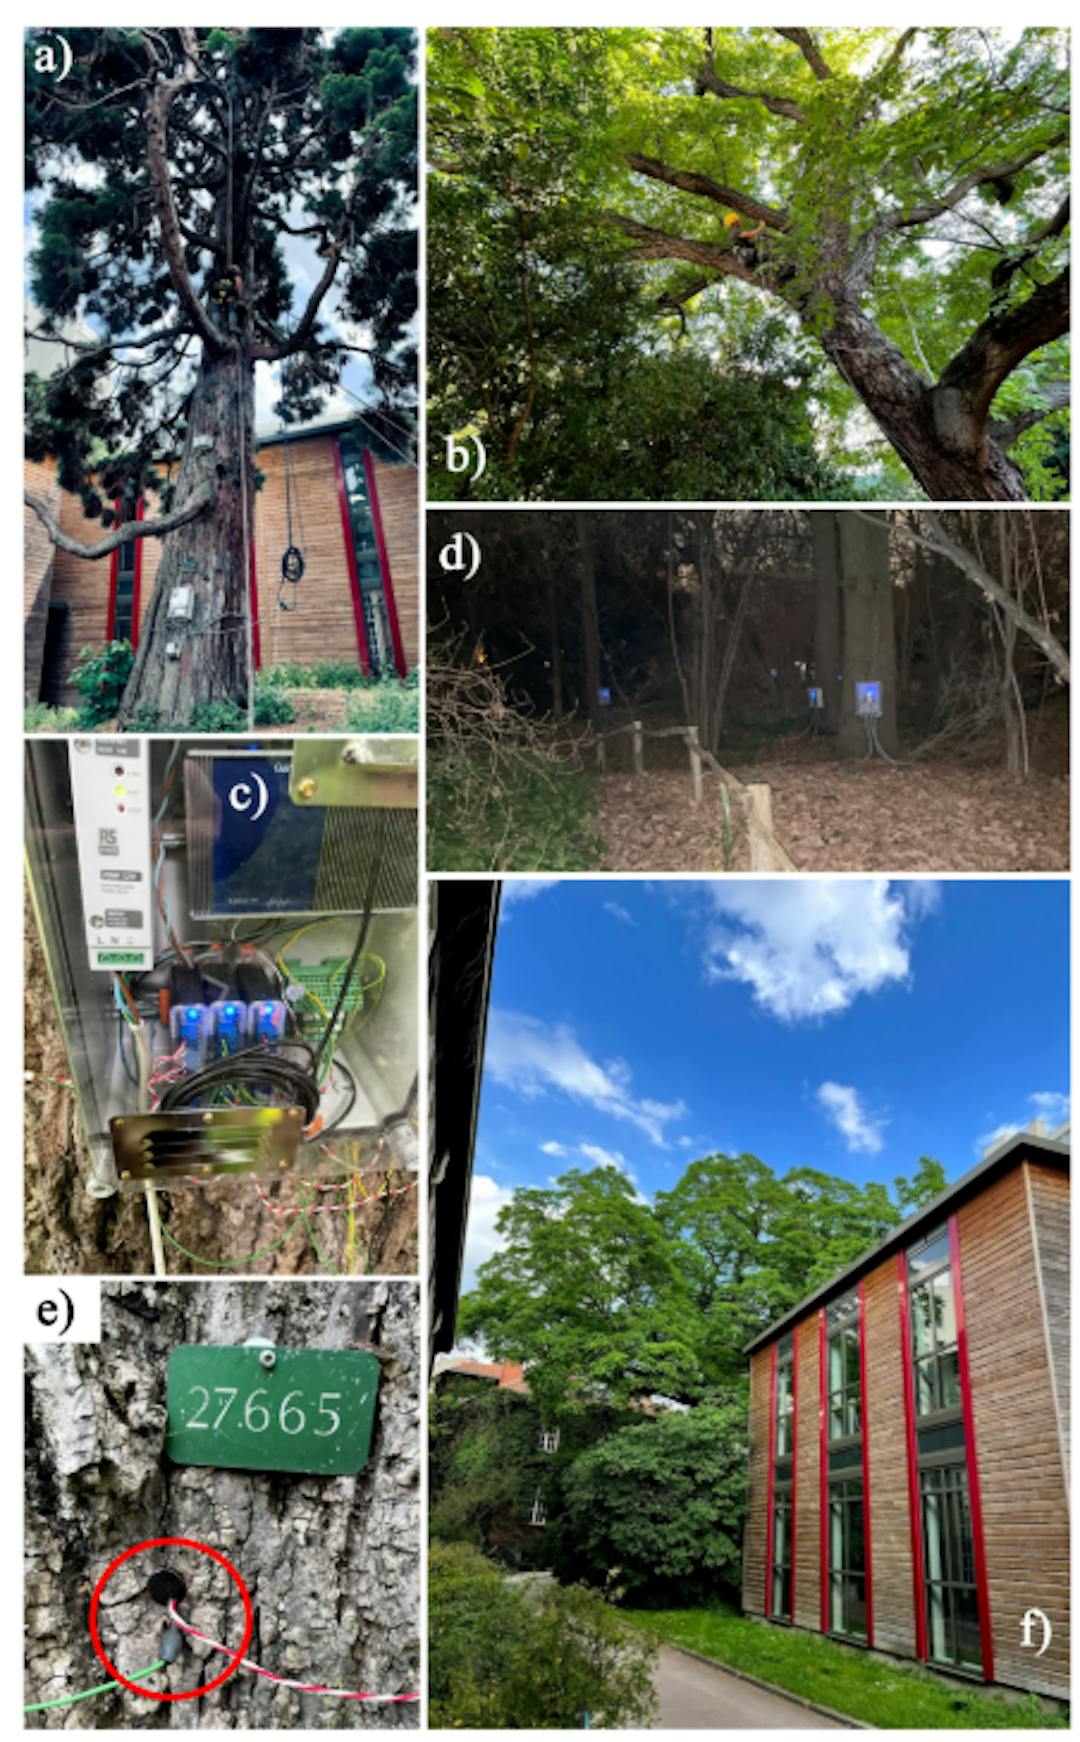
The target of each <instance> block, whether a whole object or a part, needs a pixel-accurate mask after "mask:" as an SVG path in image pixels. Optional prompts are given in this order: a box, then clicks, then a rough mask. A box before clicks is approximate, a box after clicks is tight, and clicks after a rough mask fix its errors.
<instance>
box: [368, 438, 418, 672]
mask: <svg viewBox="0 0 1080 1742" xmlns="http://www.w3.org/2000/svg"><path fill="white" fill-rule="evenodd" d="M364 479H365V482H366V484H367V493H368V501H369V502H370V504H371V518H372V520H373V522H374V524H375V549H376V550H377V551H378V553H379V571H380V573H381V575H382V584H383V594H384V596H385V598H386V615H387V618H388V619H389V623H390V640H391V643H392V645H393V649H394V664H395V665H396V666H397V674H398V677H407V676H408V674H409V668H408V666H407V665H406V663H405V648H404V646H403V645H402V640H401V625H400V623H399V622H398V614H397V602H396V600H395V598H394V581H393V576H392V575H391V573H390V552H389V550H388V549H387V545H386V534H385V533H384V531H383V523H382V510H381V508H380V507H379V487H378V485H377V483H376V481H375V462H374V460H373V459H372V457H371V455H370V453H369V452H368V450H367V448H365V449H364Z"/></svg>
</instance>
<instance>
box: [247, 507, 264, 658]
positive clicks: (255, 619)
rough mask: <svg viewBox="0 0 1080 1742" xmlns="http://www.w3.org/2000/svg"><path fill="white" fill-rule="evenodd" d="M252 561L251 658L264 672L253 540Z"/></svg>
mask: <svg viewBox="0 0 1080 1742" xmlns="http://www.w3.org/2000/svg"><path fill="white" fill-rule="evenodd" d="M248 554H249V556H250V558H251V561H250V563H249V564H248V568H249V574H248V587H249V590H250V595H251V657H252V659H253V660H254V661H255V670H256V671H261V670H262V636H261V635H260V633H259V576H258V572H257V570H256V567H255V540H254V539H252V541H251V546H250V549H249V552H248Z"/></svg>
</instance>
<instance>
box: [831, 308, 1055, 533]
mask: <svg viewBox="0 0 1080 1742" xmlns="http://www.w3.org/2000/svg"><path fill="white" fill-rule="evenodd" d="M821 344H822V348H823V349H824V351H825V354H826V356H827V357H828V358H829V360H830V361H831V362H832V363H834V364H835V365H836V368H837V369H838V370H839V371H840V374H841V375H842V376H843V377H844V380H845V381H846V382H847V383H848V385H849V386H850V387H852V388H853V389H854V391H855V392H856V393H857V394H858V396H859V398H860V399H861V400H862V402H863V404H864V405H865V406H866V409H867V411H869V413H870V415H871V417H872V418H873V419H874V421H875V423H876V424H877V425H878V427H879V429H880V430H881V431H882V433H883V434H884V435H885V436H886V437H887V439H888V440H889V442H890V443H891V444H892V446H893V447H894V448H895V449H896V451H897V453H898V454H899V455H900V458H901V459H902V460H903V462H904V464H905V466H907V468H908V470H909V471H910V472H911V474H912V476H913V477H914V478H915V480H916V481H917V482H918V483H919V484H921V485H922V487H923V489H924V490H925V491H926V494H927V496H928V497H929V498H930V500H931V501H932V502H1023V501H1025V500H1026V495H1027V493H1026V491H1025V489H1024V484H1023V479H1022V478H1021V475H1020V471H1019V468H1018V467H1017V466H1016V465H1014V463H1013V461H1012V460H1010V459H1009V458H1008V456H1007V455H1006V454H1005V453H1003V452H1002V450H1001V449H1000V448H999V447H998V446H997V445H996V443H994V442H993V441H991V440H990V438H989V436H988V435H987V433H986V426H985V420H982V422H981V424H980V421H979V420H978V419H977V418H976V417H974V415H973V414H972V412H971V410H970V408H966V407H965V404H964V403H963V402H962V400H961V399H960V397H959V395H958V394H957V393H956V392H955V391H953V390H946V389H942V390H941V391H938V390H937V389H935V388H932V387H929V386H928V385H927V384H926V382H925V381H924V380H923V379H922V377H921V376H920V375H919V374H918V373H917V372H916V371H915V370H914V369H913V368H912V366H911V364H910V363H909V362H908V360H907V358H906V357H905V356H904V354H903V352H902V351H900V350H899V349H898V347H897V346H896V345H894V344H893V342H892V340H891V339H888V338H886V337H885V334H884V333H883V332H882V331H881V329H880V328H879V327H877V326H875V324H874V322H873V321H872V320H871V319H870V318H869V317H868V316H867V315H865V314H864V313H863V312H862V310H861V309H860V308H858V307H857V306H856V305H855V304H852V303H845V302H844V301H842V300H841V301H840V302H838V303H837V304H836V312H835V315H834V318H833V321H832V325H831V326H830V327H829V328H828V329H827V330H826V331H825V332H824V333H823V334H822V336H821Z"/></svg>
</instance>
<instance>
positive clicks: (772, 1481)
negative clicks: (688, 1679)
mask: <svg viewBox="0 0 1080 1742" xmlns="http://www.w3.org/2000/svg"><path fill="white" fill-rule="evenodd" d="M768 1469H769V1479H768V1481H767V1483H766V1485H765V1619H766V1621H767V1620H768V1619H769V1617H770V1615H771V1614H772V1563H773V1527H774V1525H773V1511H774V1500H775V1495H776V1344H775V1343H774V1344H773V1346H772V1348H771V1349H770V1351H769V1464H768Z"/></svg>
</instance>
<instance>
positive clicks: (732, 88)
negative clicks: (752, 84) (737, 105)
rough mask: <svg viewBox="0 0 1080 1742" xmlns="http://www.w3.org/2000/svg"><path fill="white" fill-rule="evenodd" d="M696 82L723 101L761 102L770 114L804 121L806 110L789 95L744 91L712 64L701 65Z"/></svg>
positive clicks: (788, 119)
mask: <svg viewBox="0 0 1080 1742" xmlns="http://www.w3.org/2000/svg"><path fill="white" fill-rule="evenodd" d="M696 79H697V84H698V86H699V88H700V89H701V90H703V91H709V92H710V93H711V94H712V96H714V97H721V98H723V100H724V101H725V102H735V101H737V100H738V99H740V98H742V99H744V100H745V101H746V102H751V103H763V104H764V105H765V107H766V109H768V110H769V112H770V114H773V115H782V116H783V117H784V118H785V120H787V121H805V120H806V110H805V109H804V108H803V107H802V105H801V104H799V103H796V102H795V101H794V99H793V98H791V97H778V96H776V95H775V93H774V92H772V91H746V90H744V89H743V88H742V86H741V85H733V84H731V83H729V81H728V80H727V79H722V78H721V77H720V75H719V73H718V72H717V71H716V68H715V67H714V66H712V65H706V66H704V67H702V69H701V71H700V72H699V73H698V74H697V75H696Z"/></svg>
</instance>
